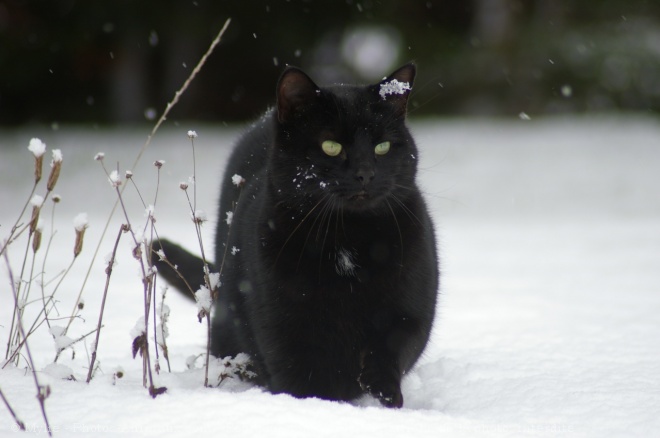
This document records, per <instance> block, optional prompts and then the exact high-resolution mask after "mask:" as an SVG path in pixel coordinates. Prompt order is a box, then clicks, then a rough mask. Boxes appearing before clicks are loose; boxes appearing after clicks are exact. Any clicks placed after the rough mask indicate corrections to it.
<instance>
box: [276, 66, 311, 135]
mask: <svg viewBox="0 0 660 438" xmlns="http://www.w3.org/2000/svg"><path fill="white" fill-rule="evenodd" d="M319 93H320V89H319V87H318V86H317V85H316V84H315V83H314V81H312V80H311V79H310V78H309V76H307V75H306V74H305V72H303V71H302V70H300V69H299V68H296V67H287V69H286V70H284V72H283V73H282V76H280V80H279V81H278V83H277V119H278V120H279V121H280V123H286V122H289V121H291V120H292V119H293V116H294V115H295V114H296V112H298V111H300V110H301V109H302V108H303V107H305V106H308V105H309V104H312V103H313V102H314V101H315V100H316V99H317V97H318V95H319Z"/></svg>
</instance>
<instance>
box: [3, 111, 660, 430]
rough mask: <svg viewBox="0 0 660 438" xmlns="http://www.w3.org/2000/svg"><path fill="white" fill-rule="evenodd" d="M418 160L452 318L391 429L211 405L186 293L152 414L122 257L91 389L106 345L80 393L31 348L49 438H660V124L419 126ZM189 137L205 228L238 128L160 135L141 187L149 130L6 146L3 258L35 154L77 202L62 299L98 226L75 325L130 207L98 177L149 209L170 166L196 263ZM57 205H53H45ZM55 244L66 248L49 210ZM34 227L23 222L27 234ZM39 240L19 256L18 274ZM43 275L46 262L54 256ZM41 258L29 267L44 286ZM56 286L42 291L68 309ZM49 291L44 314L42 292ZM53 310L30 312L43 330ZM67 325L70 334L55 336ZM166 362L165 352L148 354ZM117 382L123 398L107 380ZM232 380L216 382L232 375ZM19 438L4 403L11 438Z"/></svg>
mask: <svg viewBox="0 0 660 438" xmlns="http://www.w3.org/2000/svg"><path fill="white" fill-rule="evenodd" d="M412 127H413V130H414V133H415V134H416V138H417V141H418V144H419V147H420V151H421V169H420V177H419V179H420V184H421V186H422V187H423V188H424V190H425V192H426V193H427V195H428V201H429V204H430V208H431V210H432V213H433V217H434V218H435V222H436V225H437V230H438V234H439V237H440V239H439V245H440V252H441V255H442V262H441V268H442V279H441V283H442V286H441V290H440V305H439V310H438V315H437V322H436V326H435V331H434V334H433V337H432V342H431V344H430V346H429V348H428V349H427V351H426V353H425V355H424V357H423V359H422V360H421V361H420V363H419V365H418V367H417V368H416V369H415V370H414V371H413V372H411V373H410V374H409V375H408V376H407V377H406V378H405V381H404V387H403V393H404V397H405V406H404V408H403V409H402V410H397V411H395V410H388V409H385V408H382V407H380V406H379V404H378V403H377V402H375V401H374V400H371V399H368V398H365V399H362V400H360V401H358V402H357V403H355V404H346V403H333V402H326V401H321V400H313V399H308V400H297V399H294V398H291V397H289V396H286V395H278V396H273V395H270V394H268V393H264V392H263V391H262V390H260V389H259V388H255V387H251V386H250V385H248V384H245V383H241V382H238V381H231V380H227V381H225V382H224V383H223V384H222V385H221V386H220V387H219V388H214V389H207V388H204V387H203V371H202V369H201V362H202V361H201V360H198V361H197V363H196V369H193V370H187V368H186V360H187V359H188V358H189V357H190V356H192V355H198V354H200V353H202V352H203V351H204V342H205V326H204V325H203V324H199V323H198V322H197V309H196V307H195V305H194V304H192V303H189V302H187V301H186V300H184V299H183V298H182V297H180V296H179V295H177V294H176V293H174V292H170V293H168V295H167V297H166V304H167V305H168V306H169V307H170V309H171V317H170V321H169V333H170V336H169V338H168V339H167V340H168V347H169V350H170V359H171V367H172V372H171V373H169V372H167V371H166V370H167V366H166V364H165V361H164V360H163V359H162V358H161V361H160V364H161V367H162V368H163V370H164V371H163V370H162V371H161V373H160V375H157V376H156V377H155V379H156V382H157V383H156V384H157V386H166V387H167V388H168V390H167V393H166V394H164V395H161V396H159V397H157V398H156V399H151V398H150V397H149V395H148V393H147V391H146V390H145V389H144V388H143V387H142V373H141V369H142V367H141V361H140V359H139V358H138V359H135V360H134V359H133V358H132V355H131V342H132V339H131V336H130V332H131V329H132V328H133V327H134V326H135V323H136V321H137V319H138V318H139V317H140V316H141V314H142V309H143V306H142V286H141V282H140V275H139V268H138V264H137V262H136V261H135V260H134V259H133V258H132V256H131V245H130V244H129V239H128V238H126V237H125V238H123V240H122V241H121V243H120V249H119V255H118V257H119V258H118V264H117V266H116V268H115V270H114V272H113V276H112V279H111V282H110V287H109V293H108V298H107V304H106V308H105V313H104V319H103V324H104V328H103V329H102V331H101V337H100V341H99V345H98V360H99V361H100V370H99V371H98V372H97V374H96V377H95V378H94V379H93V380H92V382H91V383H90V384H86V383H84V380H85V377H86V374H87V366H88V363H89V360H88V351H89V348H90V342H91V338H88V340H87V341H86V342H80V343H78V344H76V345H75V346H74V349H75V358H72V352H71V350H67V351H66V353H65V354H64V356H63V357H62V358H61V359H60V360H59V361H58V363H61V364H62V365H66V366H68V367H69V368H70V369H71V370H72V371H73V375H74V377H75V378H76V381H70V380H61V379H60V378H58V372H57V370H53V368H52V367H48V366H49V364H50V363H52V361H53V358H54V355H55V344H54V342H53V339H52V337H51V336H50V335H49V334H48V332H47V330H46V328H45V327H42V328H40V329H39V330H38V331H37V332H36V333H35V334H34V335H32V336H31V337H30V348H31V351H32V355H33V357H34V360H35V363H36V368H37V369H38V370H39V373H38V376H39V378H40V379H41V382H42V384H48V385H50V388H51V395H50V397H49V398H48V399H47V400H46V412H47V415H48V418H49V420H50V424H51V427H52V428H53V429H54V431H55V436H78V435H79V434H80V433H82V432H86V433H88V434H90V435H91V434H94V435H100V436H122V435H125V434H128V433H130V435H131V436H200V434H201V433H206V434H213V435H214V436H215V435H217V436H269V437H279V436H282V437H310V436H315V437H324V436H328V437H330V436H332V437H342V436H365V437H379V438H384V437H408V436H410V437H426V436H451V437H456V436H459V437H460V436H465V437H480V436H495V437H505V436H512V437H514V436H515V437H518V436H540V437H554V436H578V437H582V436H584V437H604V436H608V437H609V436H620V437H632V436H639V437H646V436H660V417H659V416H658V413H659V412H660V171H659V169H660V124H659V123H658V120H656V119H650V118H644V117H632V116H627V117H606V118H566V119H546V120H528V121H523V120H518V119H516V120H509V121H503V120H500V121H489V120H479V119H477V120H469V119H465V120H440V119H438V120H436V119H433V120H425V121H424V120H422V121H416V122H415V123H413V124H412ZM188 129H195V130H196V131H197V133H198V134H199V137H198V138H197V139H195V153H196V158H197V160H196V172H197V187H198V193H197V203H198V208H200V209H203V210H206V211H207V213H208V215H209V217H210V218H212V220H211V222H210V223H208V224H206V225H205V227H204V238H205V241H206V243H207V245H208V248H209V249H210V248H211V245H212V235H213V221H215V217H214V216H215V206H216V197H217V194H218V187H219V180H220V178H221V177H222V169H223V166H224V161H225V160H226V158H227V155H228V153H229V150H230V148H231V144H232V142H233V140H234V138H235V136H236V134H237V132H238V131H237V130H236V129H229V128H225V129H223V128H218V127H211V126H187V125H186V126H179V127H172V126H170V127H168V128H166V129H163V130H162V131H160V132H159V133H158V135H157V136H156V137H155V139H154V141H153V143H152V145H151V146H150V147H149V149H147V151H146V152H145V154H144V156H143V157H142V158H141V161H140V163H139V165H138V166H136V167H135V168H133V166H132V163H133V162H134V160H135V158H136V155H137V151H138V149H139V148H140V147H141V145H142V144H143V143H144V140H145V139H146V135H147V133H148V130H147V129H144V130H143V129H132V130H128V129H121V130H115V131H104V130H80V129H69V128H66V127H60V129H59V130H56V131H53V130H47V129H43V128H34V129H23V130H20V131H11V132H0V205H1V206H2V209H0V238H2V239H4V238H5V236H7V234H8V232H9V229H10V228H11V226H12V224H13V223H14V221H15V220H16V216H17V214H18V213H19V211H20V209H21V208H22V205H23V203H24V202H25V200H26V199H27V197H28V194H29V191H30V188H31V183H32V166H33V157H32V155H31V154H30V152H28V150H27V145H28V142H29V140H30V138H32V137H40V138H41V139H42V140H43V141H44V142H46V143H47V145H48V148H49V150H48V152H47V158H46V166H45V168H44V170H45V174H46V175H47V173H48V170H49V168H48V167H47V163H48V162H49V161H50V150H51V149H52V148H59V149H61V150H62V153H63V156H64V163H63V168H62V174H61V177H60V181H59V182H58V185H57V189H56V190H55V191H56V192H57V193H59V194H60V195H61V196H62V202H61V203H60V204H59V205H58V206H57V208H56V212H55V220H54V223H55V227H54V228H55V230H56V231H57V233H56V234H55V236H54V239H53V243H52V245H51V248H50V252H49V254H48V257H47V261H46V265H45V276H46V280H50V279H53V278H54V277H55V276H56V275H57V274H58V273H59V272H60V271H61V270H63V269H65V268H66V267H67V266H68V264H69V263H70V261H71V259H72V254H73V245H74V238H75V232H74V228H73V219H74V217H75V216H76V215H78V213H81V212H86V213H87V214H88V217H89V224H90V227H89V229H88V230H87V233H86V235H85V242H84V248H83V252H82V254H81V255H80V257H79V259H78V260H77V261H76V262H75V264H74V266H73V268H72V270H71V271H70V273H69V274H68V275H67V277H66V279H65V281H64V282H63V283H62V285H61V286H60V287H59V289H58V292H57V299H58V306H57V309H58V311H59V314H60V315H61V316H66V315H68V314H70V312H71V308H72V306H73V304H74V303H75V299H76V296H77V295H78V293H79V291H80V289H81V285H82V283H83V279H84V277H85V273H86V271H87V269H88V267H89V265H90V261H91V259H92V255H93V253H94V250H95V247H96V245H97V242H98V241H99V236H100V233H101V231H102V229H103V227H104V225H105V222H106V218H107V217H108V216H109V212H110V210H111V209H112V206H113V204H114V200H115V195H114V192H113V190H112V188H111V187H110V184H109V183H108V182H107V178H106V176H105V174H104V173H103V170H102V169H101V167H100V165H99V163H98V162H95V161H94V160H93V157H94V155H95V154H96V153H97V152H100V151H103V152H105V163H106V166H108V167H109V168H110V169H114V168H117V167H119V169H120V174H123V172H124V170H126V169H131V170H132V171H133V173H134V175H135V176H134V180H135V182H136V184H137V186H138V187H139V189H140V191H141V193H142V195H143V196H144V197H145V200H146V201H145V202H146V203H147V204H150V203H153V198H154V193H155V188H156V175H157V174H156V170H155V168H154V167H153V165H152V163H153V162H154V161H155V160H158V159H162V160H165V162H166V163H165V165H164V167H163V169H162V171H161V175H160V186H159V193H158V200H157V202H156V207H155V217H156V219H157V223H156V225H157V229H158V232H159V233H160V235H162V236H167V237H170V238H173V239H175V240H177V241H179V242H182V243H184V244H185V245H186V246H188V247H189V248H190V249H193V250H194V249H195V248H196V247H197V245H196V239H195V233H194V228H193V225H192V222H191V221H190V212H189V210H188V207H187V201H186V199H185V196H184V194H183V192H182V191H181V190H180V189H179V182H180V181H184V180H187V179H188V177H189V176H190V175H192V173H193V164H192V151H191V146H190V140H189V139H188V137H187V135H186V133H187V131H188ZM43 192H44V189H43V186H42V188H41V189H40V191H38V193H40V194H43ZM125 195H126V199H125V201H126V205H127V209H128V212H129V217H130V219H131V223H132V224H133V226H134V227H135V228H140V227H143V226H144V223H145V221H146V216H145V213H144V208H143V207H142V205H141V203H140V201H139V199H138V197H137V196H136V194H135V190H134V189H133V188H132V187H128V189H127V191H126V192H125ZM46 205H47V207H45V210H44V213H43V215H44V219H45V220H44V241H46V240H47V239H48V238H49V237H50V234H51V226H50V211H51V203H50V202H48V203H47V204H46ZM25 220H27V218H26V219H25ZM121 221H122V218H121V214H120V213H119V212H117V213H116V214H115V215H114V217H113V219H112V220H111V222H110V225H109V229H108V233H107V235H106V239H105V240H104V241H103V243H102V245H101V248H100V250H99V255H98V257H97V258H96V261H95V262H94V264H93V265H92V269H91V275H90V277H89V280H88V281H87V283H86V286H85V288H84V293H83V297H84V300H85V308H84V311H83V313H82V318H81V319H79V320H77V321H75V322H74V323H73V324H72V326H71V329H70V331H69V336H71V337H73V338H76V337H78V336H81V335H83V334H85V333H87V332H89V331H91V330H92V329H93V328H95V326H96V324H97V320H98V315H99V309H100V305H101V298H102V292H103V288H104V284H105V279H106V276H105V273H104V269H105V266H104V258H105V256H106V255H107V254H108V253H109V252H110V251H111V248H112V245H113V243H114V239H115V237H116V234H117V230H118V228H119V225H120V223H121ZM24 247H25V239H22V240H19V241H17V242H16V243H15V244H13V245H11V247H10V250H9V255H10V261H11V269H12V272H13V273H14V274H15V275H17V273H18V272H20V269H21V264H22V260H23V253H24ZM38 254H39V255H38V257H37V267H36V268H35V271H34V272H35V273H36V272H40V270H41V263H42V260H43V254H44V250H43V249H42V250H41V251H40V253H38ZM30 261H31V258H30V257H28V267H29V265H30ZM55 283H56V281H55V282H51V283H49V284H48V285H47V287H46V291H47V293H49V291H52V289H53V288H54V285H55ZM9 284H10V283H9V280H8V275H7V266H6V264H5V262H4V261H2V263H1V266H0V340H1V342H0V347H2V350H1V354H2V358H4V352H5V348H6V340H7V337H8V333H9V329H10V324H11V311H12V308H13V303H12V298H11V292H10V291H11V289H10V286H9ZM37 284H38V283H36V282H33V285H34V287H35V289H34V290H33V291H32V292H31V297H32V298H33V299H37V298H38V299H39V300H41V291H40V290H39V288H38V287H37V286H36V285H37ZM38 309H39V303H38V302H35V303H33V304H30V305H29V306H28V308H27V311H26V313H27V314H26V321H29V322H31V321H32V319H30V318H31V317H32V318H34V315H35V312H36V311H38ZM56 324H57V322H56ZM152 344H153V342H152ZM25 364H26V363H25V361H24V360H21V364H20V367H19V368H11V367H8V368H5V369H3V370H0V389H2V392H3V393H4V395H5V396H6V397H7V399H8V400H9V402H10V403H11V405H12V407H13V408H14V410H15V411H16V414H17V415H18V416H19V417H20V419H21V420H23V421H24V422H25V423H26V425H27V427H28V428H29V429H30V430H31V431H40V432H41V433H42V434H43V427H44V423H43V420H42V417H41V412H40V409H39V405H38V402H37V399H36V396H35V395H36V391H35V388H34V383H33V380H32V377H31V375H30V374H28V373H26V371H25V366H26V365H25ZM118 367H120V368H121V369H123V371H124V377H123V378H121V379H117V380H115V379H113V374H114V373H115V371H116V370H117V369H118ZM217 369H218V366H217V365H216V366H214V368H213V370H216V374H217ZM12 431H14V433H16V434H17V436H23V435H19V434H20V432H15V431H16V426H15V423H14V421H13V420H12V417H11V416H10V415H9V413H8V411H7V410H6V409H4V406H2V405H1V404H0V436H3V437H4V436H10V435H12Z"/></svg>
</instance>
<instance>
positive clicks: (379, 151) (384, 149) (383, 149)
mask: <svg viewBox="0 0 660 438" xmlns="http://www.w3.org/2000/svg"><path fill="white" fill-rule="evenodd" d="M375 151H376V155H385V154H386V153H388V152H389V151H390V142H389V141H384V142H382V143H378V144H377V145H376V148H375Z"/></svg>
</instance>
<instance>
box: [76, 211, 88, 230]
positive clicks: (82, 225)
mask: <svg viewBox="0 0 660 438" xmlns="http://www.w3.org/2000/svg"><path fill="white" fill-rule="evenodd" d="M88 227H89V219H88V217H87V213H79V214H78V215H76V217H74V218H73V228H75V230H76V231H83V230H85V229H86V228H88Z"/></svg>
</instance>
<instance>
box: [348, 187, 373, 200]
mask: <svg viewBox="0 0 660 438" xmlns="http://www.w3.org/2000/svg"><path fill="white" fill-rule="evenodd" d="M369 197H370V196H369V193H367V192H366V191H365V190H360V191H359V192H357V193H356V194H354V195H353V196H351V197H350V198H348V199H350V200H351V201H356V202H364V201H366V200H368V199H369Z"/></svg>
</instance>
